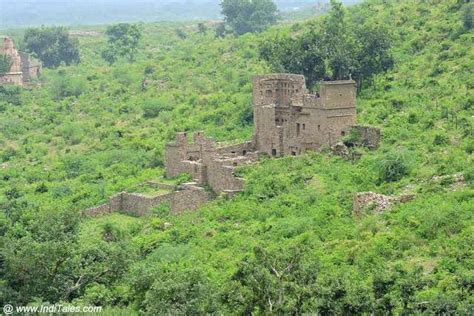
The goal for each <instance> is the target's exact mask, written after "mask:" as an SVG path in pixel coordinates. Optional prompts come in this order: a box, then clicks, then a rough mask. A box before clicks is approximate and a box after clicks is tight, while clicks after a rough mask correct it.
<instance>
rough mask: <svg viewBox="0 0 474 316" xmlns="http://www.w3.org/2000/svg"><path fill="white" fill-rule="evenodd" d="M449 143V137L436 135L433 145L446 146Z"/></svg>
mask: <svg viewBox="0 0 474 316" xmlns="http://www.w3.org/2000/svg"><path fill="white" fill-rule="evenodd" d="M448 141H449V138H448V136H446V135H444V134H436V135H435V137H434V140H433V144H434V145H437V146H440V145H446V144H447V143H448Z"/></svg>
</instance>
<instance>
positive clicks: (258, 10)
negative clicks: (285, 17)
mask: <svg viewBox="0 0 474 316" xmlns="http://www.w3.org/2000/svg"><path fill="white" fill-rule="evenodd" d="M221 8H222V14H223V15H224V17H225V23H226V24H227V25H228V26H229V27H230V28H231V29H232V31H233V32H234V33H235V34H236V35H242V34H245V33H249V32H262V31H264V30H265V29H266V28H267V27H268V26H270V25H272V24H275V23H276V21H277V18H278V15H277V13H278V11H277V6H276V4H275V3H274V2H273V1H272V0H223V1H222V3H221Z"/></svg>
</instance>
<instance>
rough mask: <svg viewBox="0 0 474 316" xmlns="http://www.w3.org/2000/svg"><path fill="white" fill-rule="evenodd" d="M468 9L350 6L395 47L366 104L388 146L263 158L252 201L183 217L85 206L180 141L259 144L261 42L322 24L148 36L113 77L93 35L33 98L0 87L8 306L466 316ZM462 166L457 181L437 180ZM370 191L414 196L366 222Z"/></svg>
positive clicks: (252, 180)
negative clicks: (199, 133)
mask: <svg viewBox="0 0 474 316" xmlns="http://www.w3.org/2000/svg"><path fill="white" fill-rule="evenodd" d="M465 2H467V3H465ZM470 5H472V4H469V3H468V1H460V0H458V1H456V0H443V1H441V0H439V1H436V0H432V1H415V0H403V1H391V0H369V1H366V2H364V3H363V4H360V5H357V6H354V7H350V8H349V9H348V14H349V18H350V19H351V21H355V22H357V21H369V22H371V23H378V24H381V25H385V26H387V27H389V28H390V30H391V32H392V33H393V37H394V43H393V46H394V48H393V55H394V58H395V65H394V68H393V70H391V71H389V72H388V73H386V74H383V75H379V76H377V77H376V79H375V81H374V84H373V85H372V86H371V87H368V88H366V89H363V90H362V92H361V93H360V95H359V96H358V104H357V106H358V120H359V122H361V123H362V124H368V125H373V126H376V127H380V128H381V129H382V133H383V139H382V143H381V146H380V148H379V149H377V150H375V151H369V150H366V149H363V148H357V149H356V150H357V152H358V154H360V155H361V157H360V159H354V160H345V159H343V158H341V157H337V156H334V155H332V154H331V153H330V152H329V150H325V151H323V152H322V153H310V154H307V155H303V156H300V157H285V158H280V159H263V160H262V161H261V162H260V164H258V165H256V166H252V167H248V168H244V169H242V170H241V173H242V175H244V177H245V178H246V179H247V185H246V188H245V191H244V192H243V193H241V194H239V195H237V196H236V197H235V198H233V199H218V200H216V201H215V202H212V203H209V204H208V205H206V206H205V207H203V208H202V209H201V210H200V211H198V212H195V213H188V214H185V215H182V216H172V215H169V214H167V213H166V212H165V211H163V210H157V212H156V213H157V216H153V217H151V218H136V217H129V216H126V215H123V214H114V215H111V216H107V217H101V218H96V219H90V218H84V217H81V216H80V211H81V210H83V209H84V208H87V207H90V206H93V205H97V204H100V203H102V202H103V201H105V200H106V199H107V198H108V197H109V196H110V195H112V194H114V193H117V192H120V191H124V190H126V191H132V192H133V191H135V190H137V185H138V184H139V183H141V182H143V181H146V180H150V179H155V178H158V177H161V176H162V175H163V171H164V170H163V148H164V144H165V143H166V142H168V141H170V140H172V139H173V137H174V134H175V132H177V131H183V130H185V131H193V130H204V131H205V132H206V133H207V134H208V135H210V136H213V137H215V138H216V139H218V140H221V141H233V140H246V139H249V138H250V137H251V135H252V133H253V121H252V96H251V93H252V85H251V78H252V76H254V75H256V74H264V73H267V72H270V71H272V70H273V69H272V68H271V66H270V65H268V64H266V63H265V62H264V61H262V60H259V43H261V42H262V41H265V40H267V39H268V38H272V36H273V34H275V32H281V33H285V32H286V33H292V34H293V33H294V34H296V33H298V32H302V30H303V31H304V30H305V29H307V28H308V25H309V24H311V23H317V21H316V22H315V21H308V22H301V23H299V24H297V25H296V24H293V25H287V24H285V25H283V26H276V27H274V28H272V29H270V30H269V31H267V32H265V33H262V34H246V35H243V36H240V37H238V38H236V37H232V36H228V37H226V38H215V36H214V32H212V30H211V29H210V30H209V31H208V32H207V33H205V34H202V33H199V32H198V27H197V25H191V24H171V23H170V24H146V25H144V26H143V27H144V38H143V41H142V44H141V47H140V52H139V55H138V57H137V61H136V62H135V63H132V64H129V63H126V62H119V63H117V64H115V65H113V66H109V65H108V64H107V63H105V62H104V61H103V60H102V59H101V56H100V51H101V49H102V48H103V47H104V46H105V45H106V38H105V35H100V36H97V37H94V36H91V37H80V38H79V40H80V49H81V54H82V55H81V59H82V62H81V63H80V64H78V65H75V66H69V67H59V68H58V69H54V70H46V72H45V74H44V76H43V77H42V78H41V82H40V83H41V86H38V87H36V88H34V89H3V88H0V208H1V209H2V211H3V212H2V213H1V215H0V216H1V220H0V223H1V225H0V231H1V234H2V239H1V243H2V248H3V251H2V257H1V261H0V262H1V265H0V269H1V270H0V271H1V276H2V278H1V281H0V294H1V296H0V297H1V298H2V301H4V302H8V303H11V304H16V305H21V304H27V303H30V304H40V303H42V302H49V303H56V302H71V303H73V304H77V305H78V304H84V305H91V304H94V305H101V306H104V307H105V309H106V311H108V313H109V314H110V315H116V314H118V313H120V312H122V313H123V314H127V315H128V314H133V313H138V312H145V313H148V314H153V315H158V314H167V313H171V314H183V313H185V314H196V313H197V314H203V313H224V314H227V313H232V314H233V313H235V314H250V313H256V314H272V313H275V314H276V313H278V314H286V313H288V314H290V313H291V314H300V313H305V312H316V313H321V314H343V313H344V314H352V313H355V314H363V313H365V314H369V313H376V314H386V313H390V312H393V313H395V314H400V313H407V314H413V313H430V314H431V313H441V314H443V313H445V314H471V313H472V312H473V306H474V305H473V304H474V298H473V296H472V293H473V290H474V279H473V273H472V272H473V268H474V260H473V259H474V256H473V248H472V245H473V244H474V238H473V236H474V229H473V228H474V225H473V211H474V207H473V203H472V201H473V197H474V190H473V189H474V186H473V179H474V167H473V166H474V164H473V159H472V153H473V151H474V140H473V137H472V136H473V135H472V132H473V131H472V128H473V123H474V122H473V118H474V116H473V114H474V113H473V103H474V95H473V87H474V76H473V75H472V69H474V50H473V37H474V32H473V31H472V26H471V28H469V27H468V24H469V23H466V19H468V17H467V13H466V12H468V10H467V8H468V6H470ZM471 12H472V11H471ZM471 19H472V16H471ZM471 21H472V20H471ZM95 30H96V31H100V32H103V31H104V29H99V28H96V29H95ZM458 173H462V174H463V176H464V181H463V182H462V183H453V180H452V179H451V178H450V177H442V176H449V175H454V174H458ZM433 177H435V179H440V180H439V181H437V180H433ZM436 177H438V178H436ZM439 177H441V178H439ZM362 191H374V192H378V193H382V194H388V195H399V194H402V193H404V192H410V193H411V194H414V197H415V198H414V199H413V200H412V201H409V202H408V203H404V204H400V205H395V206H394V207H393V208H392V209H391V210H390V211H387V212H384V213H383V214H378V213H370V212H369V214H366V215H365V216H362V217H360V218H359V217H355V216H354V215H353V212H352V206H353V205H352V204H353V200H352V199H353V195H354V193H356V192H362Z"/></svg>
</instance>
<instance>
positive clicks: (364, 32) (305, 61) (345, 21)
mask: <svg viewBox="0 0 474 316" xmlns="http://www.w3.org/2000/svg"><path fill="white" fill-rule="evenodd" d="M307 27H308V29H307V30H303V31H302V32H299V33H298V34H297V35H296V36H295V35H293V34H290V33H282V34H281V33H279V32H276V34H272V35H270V36H269V37H268V38H267V39H264V40H263V41H262V42H261V45H260V56H261V57H262V58H263V59H264V60H266V61H268V62H269V63H270V64H271V65H272V67H273V69H274V70H275V71H285V72H293V73H300V74H303V75H305V77H306V79H307V83H308V85H309V86H313V85H314V84H315V83H316V82H317V81H319V80H322V79H324V78H329V79H332V80H342V79H349V78H353V79H355V80H356V81H357V83H358V87H359V89H360V88H361V87H362V85H363V84H364V82H366V81H368V82H369V83H370V82H371V79H372V78H373V76H374V75H375V74H378V73H382V72H384V71H387V70H388V69H390V68H391V67H392V66H393V58H392V54H391V47H392V40H391V38H392V37H391V34H390V32H389V31H388V28H387V27H386V26H385V25H381V24H374V23H369V22H365V23H360V21H359V20H358V19H357V17H355V16H350V17H348V16H347V13H346V10H345V9H344V7H343V6H342V4H341V3H340V2H339V1H336V0H331V9H330V11H329V13H328V15H327V16H326V17H324V19H322V20H321V21H318V22H317V23H311V24H309V25H307Z"/></svg>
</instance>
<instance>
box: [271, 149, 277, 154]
mask: <svg viewBox="0 0 474 316" xmlns="http://www.w3.org/2000/svg"><path fill="white" fill-rule="evenodd" d="M276 155H277V150H276V149H275V148H273V149H272V156H276Z"/></svg>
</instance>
